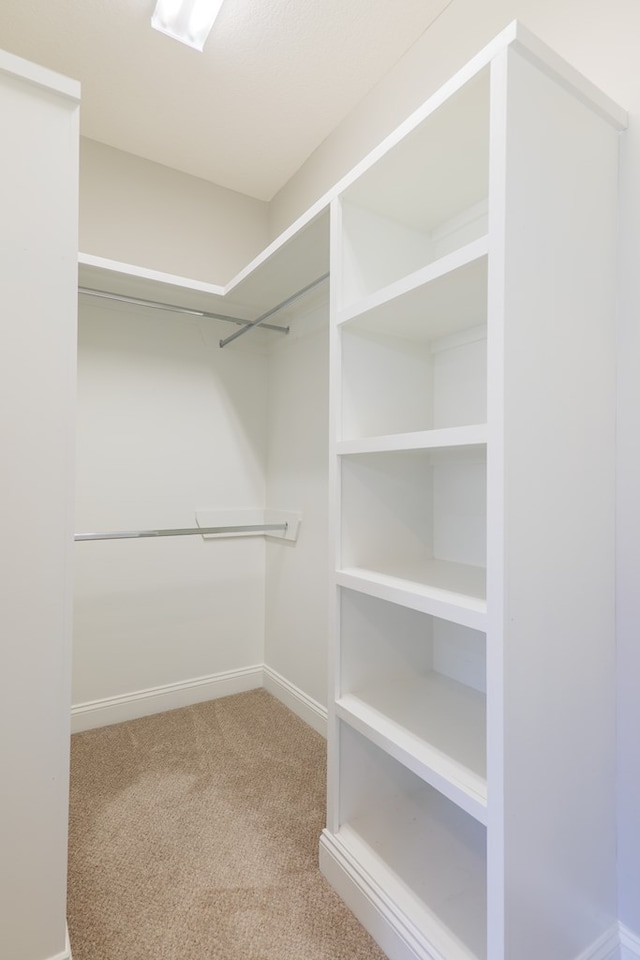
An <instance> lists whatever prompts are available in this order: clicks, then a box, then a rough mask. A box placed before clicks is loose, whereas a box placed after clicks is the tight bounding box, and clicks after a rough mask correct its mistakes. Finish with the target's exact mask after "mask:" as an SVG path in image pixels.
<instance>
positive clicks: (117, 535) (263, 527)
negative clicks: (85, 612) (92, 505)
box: [74, 523, 289, 540]
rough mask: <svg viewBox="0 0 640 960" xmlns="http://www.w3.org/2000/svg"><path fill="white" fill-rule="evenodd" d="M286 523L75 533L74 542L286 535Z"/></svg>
mask: <svg viewBox="0 0 640 960" xmlns="http://www.w3.org/2000/svg"><path fill="white" fill-rule="evenodd" d="M288 528H289V524H288V523H243V524H238V525H237V526H232V527H182V528H176V529H173V530H116V531H115V532H113V533H76V535H75V537H74V539H75V540H134V539H139V538H141V537H193V536H201V535H202V534H205V533H207V534H211V533H218V534H227V533H268V532H269V531H271V530H280V531H282V532H283V533H286V532H287V530H288Z"/></svg>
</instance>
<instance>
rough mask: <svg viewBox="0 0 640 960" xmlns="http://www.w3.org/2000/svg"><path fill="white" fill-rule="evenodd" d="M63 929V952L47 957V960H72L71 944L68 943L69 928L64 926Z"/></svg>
mask: <svg viewBox="0 0 640 960" xmlns="http://www.w3.org/2000/svg"><path fill="white" fill-rule="evenodd" d="M65 927H66V929H65V935H64V950H63V951H62V953H56V954H55V955H54V956H53V957H49V958H48V960H72V957H71V944H70V942H69V927H68V926H67V925H66V924H65Z"/></svg>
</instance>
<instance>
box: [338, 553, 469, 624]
mask: <svg viewBox="0 0 640 960" xmlns="http://www.w3.org/2000/svg"><path fill="white" fill-rule="evenodd" d="M336 583H337V584H338V586H340V587H348V588H349V589H350V590H357V591H358V592H359V593H365V594H367V595H368V596H370V597H378V598H379V599H380V600H387V601H389V602H390V603H397V604H399V605H400V606H403V607H410V608H411V609H412V610H419V611H420V612H421V613H429V614H431V615H432V616H434V617H441V618H442V619H443V620H450V621H451V622H452V623H459V624H461V625H462V626H464V627H471V628H472V629H473V630H482V631H485V632H486V629H487V601H486V594H485V590H486V588H485V571H484V570H483V569H482V568H481V567H472V566H468V565H466V564H461V563H449V562H447V561H443V560H431V561H429V562H428V563H425V564H422V565H420V567H419V568H418V569H416V568H412V569H411V570H406V569H403V570H402V571H400V570H398V571H395V572H394V573H390V572H382V571H378V570H371V569H368V568H365V567H343V568H341V569H340V570H338V571H337V572H336Z"/></svg>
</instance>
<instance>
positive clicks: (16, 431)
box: [0, 52, 79, 960]
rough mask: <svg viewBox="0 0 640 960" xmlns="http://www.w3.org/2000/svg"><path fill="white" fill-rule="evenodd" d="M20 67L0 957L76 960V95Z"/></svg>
mask: <svg viewBox="0 0 640 960" xmlns="http://www.w3.org/2000/svg"><path fill="white" fill-rule="evenodd" d="M17 61H18V58H12V57H9V56H8V55H5V54H3V53H2V52H0V116H2V134H3V146H2V150H1V151H0V209H1V210H2V215H1V218H0V220H1V223H2V229H1V230H0V262H1V263H2V269H1V270H0V297H1V300H2V322H1V323H0V396H1V399H0V443H1V445H2V468H1V469H0V502H1V503H2V544H1V546H0V583H1V586H0V770H1V771H2V773H1V775H0V776H1V783H2V786H1V790H0V797H1V799H0V808H1V810H2V816H1V817H0V955H1V956H2V957H7V958H9V957H11V960H46V958H53V957H58V958H60V960H64V958H65V957H66V953H65V952H64V951H65V907H66V873H67V821H68V793H69V706H70V689H69V688H70V683H69V680H70V673H71V665H70V659H71V602H72V591H73V584H72V576H71V572H72V556H71V551H72V545H73V544H72V539H71V538H72V526H71V524H72V513H73V401H74V395H75V352H76V302H77V287H76V283H77V281H76V248H77V164H78V159H77V151H78V146H77V144H78V110H79V105H78V102H77V97H78V95H79V89H78V86H77V85H76V84H73V83H72V82H71V81H66V80H63V79H62V78H58V81H59V82H55V83H54V87H53V89H51V90H49V89H47V87H48V85H49V84H50V83H51V82H52V78H53V77H54V75H53V74H49V72H48V71H44V70H41V69H40V68H38V67H34V66H32V65H30V64H24V62H22V61H20V62H17ZM65 90H66V91H68V94H67V93H66V92H64V91H65Z"/></svg>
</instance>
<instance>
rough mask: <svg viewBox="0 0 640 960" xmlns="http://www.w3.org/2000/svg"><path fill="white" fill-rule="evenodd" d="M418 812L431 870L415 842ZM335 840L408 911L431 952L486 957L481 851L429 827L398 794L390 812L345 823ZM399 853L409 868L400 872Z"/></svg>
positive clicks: (451, 957) (460, 959) (473, 959)
mask: <svg viewBox="0 0 640 960" xmlns="http://www.w3.org/2000/svg"><path fill="white" fill-rule="evenodd" d="M420 818H422V819H423V822H422V824H421V826H420V827H419V828H418V830H419V832H420V834H422V837H424V838H425V839H426V841H427V843H428V844H429V841H432V843H431V844H429V845H430V846H432V848H435V850H434V852H435V856H433V857H430V858H429V861H430V869H429V870H425V863H424V859H423V858H422V856H421V854H422V852H423V844H420V843H419V844H416V832H417V828H416V824H417V823H419V822H420ZM407 824H409V827H407ZM430 834H433V836H430ZM422 837H421V838H420V839H422ZM333 840H334V842H337V844H338V845H339V846H340V847H341V848H342V851H343V853H345V854H346V856H347V859H348V860H350V861H351V862H352V863H353V864H355V865H357V869H358V872H360V871H364V873H365V875H366V876H367V878H368V880H369V883H371V884H372V885H373V887H374V889H375V888H377V889H378V890H381V891H384V897H385V899H386V900H390V901H391V902H392V903H393V904H394V905H395V908H396V909H398V908H399V909H400V910H401V911H402V913H404V914H405V915H406V916H407V917H408V919H409V920H410V921H411V923H412V924H413V925H414V926H415V928H417V930H418V931H420V934H421V935H422V937H423V938H424V940H425V941H426V943H425V947H426V948H427V949H428V948H429V947H431V948H432V949H435V951H436V953H435V954H433V953H429V954H428V955H429V956H443V957H447V960H484V958H485V957H486V946H485V944H486V933H485V929H486V866H485V864H484V862H483V861H482V859H481V858H479V857H478V858H476V857H473V856H464V853H465V851H463V850H461V847H460V845H459V844H457V843H456V842H455V840H454V839H453V838H452V837H447V836H446V834H444V833H443V832H442V831H439V830H438V826H437V825H434V826H433V827H432V828H430V825H429V824H428V823H425V822H424V814H423V811H422V810H421V809H420V808H419V804H418V803H416V802H415V801H414V802H413V803H412V802H411V798H399V799H398V801H397V804H396V806H395V807H394V810H393V811H392V812H391V813H390V814H388V816H385V815H384V812H383V811H381V813H380V814H379V815H378V816H369V817H366V818H364V817H363V818H359V819H356V820H354V821H353V823H345V824H343V825H342V826H341V827H340V830H339V831H338V833H337V835H335V837H334V838H333ZM402 859H404V860H405V861H406V864H407V866H408V869H407V870H405V869H402V872H400V871H399V870H398V868H397V867H396V864H397V862H398V860H402Z"/></svg>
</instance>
